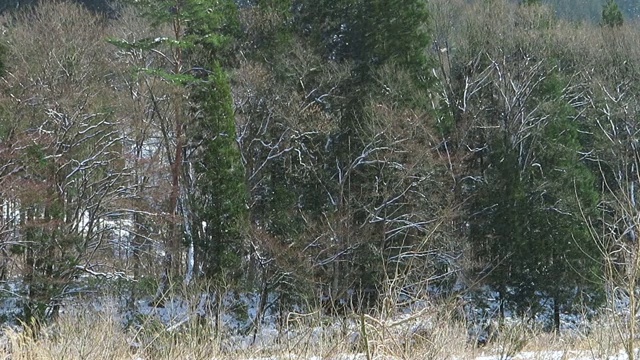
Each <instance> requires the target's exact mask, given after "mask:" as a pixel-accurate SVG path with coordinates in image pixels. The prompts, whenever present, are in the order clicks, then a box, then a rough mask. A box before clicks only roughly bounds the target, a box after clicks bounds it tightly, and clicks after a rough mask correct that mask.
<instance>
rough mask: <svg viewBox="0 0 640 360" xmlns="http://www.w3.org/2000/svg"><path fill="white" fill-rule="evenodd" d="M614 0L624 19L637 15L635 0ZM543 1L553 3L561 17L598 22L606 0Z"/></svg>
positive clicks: (633, 17)
mask: <svg viewBox="0 0 640 360" xmlns="http://www.w3.org/2000/svg"><path fill="white" fill-rule="evenodd" d="M616 1H617V3H618V6H619V7H620V9H621V10H622V11H623V13H624V15H625V19H636V18H637V17H638V14H639V11H638V1H637V0H616ZM543 2H545V3H548V4H551V5H553V6H554V7H555V8H556V11H557V13H558V15H559V16H560V17H562V18H566V19H570V20H576V21H581V20H587V21H592V22H598V21H600V18H601V16H602V5H603V4H604V3H605V2H606V0H543Z"/></svg>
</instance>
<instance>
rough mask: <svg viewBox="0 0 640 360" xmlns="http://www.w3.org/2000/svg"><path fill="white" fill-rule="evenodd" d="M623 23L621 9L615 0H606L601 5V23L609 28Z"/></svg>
mask: <svg viewBox="0 0 640 360" xmlns="http://www.w3.org/2000/svg"><path fill="white" fill-rule="evenodd" d="M623 23H624V18H623V16H622V11H620V8H619V7H618V3H616V1H615V0H607V3H606V4H604V5H603V6H602V20H601V23H600V24H601V25H603V26H608V27H611V28H614V27H620V26H622V24H623Z"/></svg>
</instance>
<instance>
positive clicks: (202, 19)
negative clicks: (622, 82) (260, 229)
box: [111, 0, 244, 296]
mask: <svg viewBox="0 0 640 360" xmlns="http://www.w3.org/2000/svg"><path fill="white" fill-rule="evenodd" d="M134 3H135V5H136V6H137V7H138V9H140V10H141V11H142V12H143V13H144V14H145V16H146V17H148V18H149V19H151V20H152V21H153V23H154V24H156V25H160V24H169V25H171V30H172V33H171V36H166V35H163V34H159V36H157V37H154V38H148V39H141V40H138V41H136V42H134V43H130V42H127V41H125V40H121V39H113V40H111V42H112V43H113V44H115V45H117V46H119V47H122V48H125V49H131V48H133V49H138V50H141V51H156V52H157V53H159V54H163V56H162V58H164V59H165V60H166V63H164V64H162V62H160V65H158V66H156V67H154V68H146V69H140V70H139V71H140V72H141V73H142V74H144V75H145V76H152V77H159V78H161V79H163V80H164V81H166V82H167V83H169V84H171V86H172V87H173V94H171V101H172V109H171V112H170V113H168V114H159V118H161V119H168V121H169V122H170V124H167V125H165V127H169V128H171V129H172V130H173V131H172V132H166V131H165V133H164V134H163V136H164V141H165V144H164V147H165V148H166V149H167V152H168V154H167V155H168V159H169V162H170V167H171V176H170V177H171V192H170V194H169V199H168V202H167V205H168V207H167V214H170V215H171V219H170V222H169V230H168V231H167V233H166V237H167V238H166V243H165V245H166V249H167V255H168V257H167V260H168V262H169V263H170V265H169V267H168V271H167V272H168V273H169V277H171V276H172V275H177V274H178V273H179V272H180V268H181V267H182V266H183V265H184V264H181V263H180V260H179V259H181V258H182V256H181V253H182V251H183V250H184V245H185V244H186V245H187V247H188V248H189V249H191V248H192V246H193V247H195V249H194V250H195V251H197V253H191V252H190V255H189V258H190V259H191V260H189V261H188V264H187V265H188V268H187V271H186V274H187V275H186V280H187V281H189V280H190V279H191V278H192V277H193V272H194V271H195V270H194V268H193V266H194V265H195V266H198V267H200V268H201V269H203V271H204V272H205V273H206V275H209V276H214V275H218V274H219V273H220V272H221V271H222V270H223V269H224V267H225V266H226V265H229V264H231V263H233V261H227V260H225V259H226V258H230V257H232V256H231V254H232V253H234V252H236V255H238V254H239V250H238V249H237V248H234V247H235V246H237V244H238V241H239V240H238V237H239V235H238V231H237V229H238V228H237V227H236V226H235V224H236V222H237V221H238V218H241V217H242V212H241V211H240V210H238V209H240V208H242V207H243V206H244V205H243V204H244V201H242V200H238V199H242V198H243V196H244V188H243V187H242V186H241V185H242V184H243V181H242V178H241V177H239V176H238V174H241V173H242V167H241V163H240V157H239V153H238V151H237V147H236V145H235V138H236V136H235V127H234V125H233V124H234V118H233V111H232V109H231V97H230V90H229V85H228V84H227V83H226V82H227V81H228V80H227V79H226V76H225V75H224V71H223V69H222V67H221V65H220V64H224V63H229V62H231V61H232V59H231V57H232V51H231V49H232V48H233V42H234V39H235V37H236V36H238V31H239V22H238V13H237V8H236V5H235V4H234V3H233V1H231V0H225V1H215V2H213V1H212V2H204V1H195V0H186V1H183V0H164V1H135V2H134ZM187 99H188V101H187ZM154 101H156V100H154ZM154 108H155V106H154ZM169 136H171V137H172V138H168V137H169ZM224 184H228V185H224ZM205 224H206V225H205ZM230 239H231V240H230ZM194 256H195V257H196V261H197V262H198V263H197V264H194V263H193V257H194ZM223 258H224V259H223ZM165 278H167V277H165ZM166 287H167V281H163V283H162V284H161V289H162V288H166ZM161 293H162V291H158V296H161V295H162V294H161Z"/></svg>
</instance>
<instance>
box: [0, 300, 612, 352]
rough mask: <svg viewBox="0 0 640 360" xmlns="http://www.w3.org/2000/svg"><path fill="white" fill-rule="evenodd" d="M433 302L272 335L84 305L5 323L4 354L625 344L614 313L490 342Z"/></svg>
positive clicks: (308, 322) (292, 323)
mask: <svg viewBox="0 0 640 360" xmlns="http://www.w3.org/2000/svg"><path fill="white" fill-rule="evenodd" d="M442 310H443V308H441V309H432V308H427V309H425V310H422V311H418V312H416V313H415V314H413V315H410V316H404V317H399V318H395V319H381V318H376V317H374V316H369V315H363V316H357V315H353V316H347V317H345V318H342V319H341V320H340V321H338V320H336V319H335V318H331V319H329V318H327V317H325V316H323V315H321V314H320V313H318V312H316V313H310V314H291V315H290V316H289V318H288V321H287V324H286V325H284V326H283V328H282V329H281V330H280V331H278V332H276V331H275V330H274V331H273V333H272V335H273V337H272V338H269V341H266V342H262V341H260V337H258V339H257V341H256V343H255V344H253V345H251V344H250V343H251V336H249V337H240V336H230V335H224V334H223V335H221V336H215V334H214V332H213V331H212V329H211V328H209V327H207V326H201V325H198V324H196V323H195V322H193V323H192V322H187V323H185V324H184V325H183V326H182V327H180V328H179V329H177V330H176V329H174V330H168V329H167V328H166V326H164V325H162V324H161V323H160V322H159V321H157V320H154V319H153V318H148V319H146V320H145V321H144V322H143V325H142V326H140V327H138V328H136V329H135V330H124V329H123V328H122V325H121V323H120V321H119V317H118V315H117V313H116V311H115V309H113V308H109V309H107V310H104V309H103V310H101V311H96V310H95V309H90V308H88V307H83V308H80V309H77V310H74V311H69V312H67V313H64V314H63V315H61V317H60V318H59V319H58V321H57V322H56V323H55V324H52V325H50V326H48V327H46V328H44V329H43V330H42V331H41V332H40V333H39V334H38V336H34V334H33V333H31V332H29V331H21V330H16V329H7V330H5V331H4V336H3V340H2V342H0V344H2V346H0V359H12V360H21V359H114V360H119V359H136V360H142V359H145V360H146V359H347V358H350V359H460V360H461V359H476V358H479V357H484V358H485V359H487V358H495V359H509V358H512V357H513V356H515V355H518V354H520V356H521V357H523V358H527V359H534V360H535V359H554V360H555V359H573V358H593V359H603V358H608V356H611V355H615V354H618V353H619V352H620V349H622V344H621V342H620V339H619V337H618V336H617V335H616V332H615V331H614V328H615V323H613V322H612V321H615V319H611V318H604V317H603V318H602V319H599V320H598V321H597V322H596V323H593V324H592V326H591V331H589V332H588V333H584V334H571V335H569V334H563V335H562V336H556V335H554V334H552V333H546V332H543V331H541V330H540V329H538V328H531V327H530V326H528V325H527V324H525V323H520V322H514V323H510V324H509V325H505V326H504V327H503V328H502V330H501V331H500V332H499V334H498V335H497V336H496V337H495V338H494V339H493V341H492V342H491V343H489V344H487V345H486V346H484V347H477V346H475V344H472V343H470V342H469V339H468V336H467V331H466V327H465V324H462V323H460V322H457V321H455V320H453V318H452V317H451V316H450V312H449V311H442Z"/></svg>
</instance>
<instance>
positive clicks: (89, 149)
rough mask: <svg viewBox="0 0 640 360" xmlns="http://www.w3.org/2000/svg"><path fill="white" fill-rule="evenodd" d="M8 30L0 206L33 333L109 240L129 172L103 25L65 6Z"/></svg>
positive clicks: (15, 22)
mask: <svg viewBox="0 0 640 360" xmlns="http://www.w3.org/2000/svg"><path fill="white" fill-rule="evenodd" d="M52 19H55V20H52ZM11 23H12V27H11V30H10V31H8V33H7V53H8V54H11V55H10V57H11V61H10V62H8V63H7V68H6V74H5V76H4V77H3V84H4V85H3V86H4V87H5V94H6V96H4V97H3V99H2V101H3V105H4V106H5V109H6V112H5V113H3V116H2V119H1V122H2V125H0V128H3V129H6V130H8V132H7V133H6V136H3V137H2V148H3V150H4V151H3V158H4V159H5V160H6V163H5V164H6V165H5V166H6V167H5V170H7V172H6V173H5V174H4V175H6V176H5V177H4V180H5V181H6V183H5V185H6V188H4V190H3V192H2V194H1V196H2V202H3V203H4V204H8V206H9V207H10V208H12V209H13V210H12V213H13V214H14V215H12V216H14V217H15V218H14V219H13V220H11V221H10V222H8V223H7V226H8V228H10V229H11V230H12V231H11V235H10V238H9V239H8V241H7V242H6V243H5V244H11V246H10V247H5V248H4V251H10V252H11V253H12V255H13V256H14V257H15V258H17V259H20V261H18V263H19V264H21V271H22V274H23V277H24V280H25V283H26V285H27V286H26V287H25V289H24V292H25V294H24V295H25V296H24V297H25V304H24V318H25V321H26V322H27V323H31V322H32V321H36V322H37V321H40V320H43V319H44V318H46V317H47V316H55V314H56V312H57V309H58V307H59V302H60V299H62V298H63V297H65V296H67V295H68V292H69V291H70V290H69V287H68V284H69V283H70V282H72V281H73V279H74V277H75V276H76V275H77V274H78V273H79V272H80V271H82V269H90V268H91V267H92V266H93V261H94V260H95V259H94V258H93V256H94V255H95V254H96V253H98V252H99V251H101V250H102V247H103V244H105V243H106V242H107V241H108V240H110V231H111V229H110V225H109V223H110V220H111V215H112V211H113V209H114V208H115V207H117V204H118V202H119V201H120V200H121V198H122V194H123V191H122V189H123V187H124V184H125V183H126V178H127V170H126V167H125V165H124V161H123V160H122V157H121V154H122V149H123V146H124V141H123V138H122V136H121V135H120V131H119V129H118V126H117V123H116V122H115V121H114V117H113V113H112V111H111V110H110V107H109V101H110V99H111V93H110V91H109V89H108V88H107V87H105V86H103V81H104V79H105V78H107V77H108V76H109V74H110V72H109V66H108V64H107V62H106V59H108V58H109V55H108V51H107V48H106V47H105V46H104V43H103V41H102V36H103V35H102V33H101V32H100V30H103V29H105V27H104V24H103V23H101V21H100V19H98V18H97V17H95V16H93V15H92V14H91V13H89V12H88V11H86V10H85V9H83V8H81V7H80V6H78V5H73V4H67V3H64V4H49V3H47V4H41V5H40V6H39V7H37V8H35V9H33V10H32V11H30V12H25V13H20V14H17V15H14V16H13V17H12V18H11Z"/></svg>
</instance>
